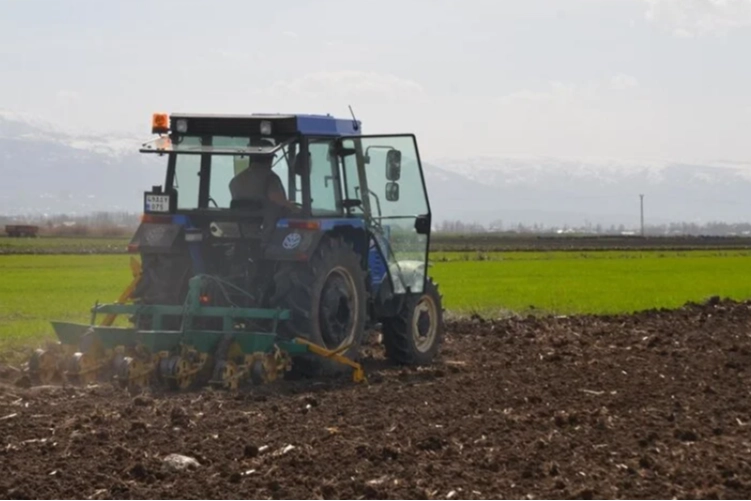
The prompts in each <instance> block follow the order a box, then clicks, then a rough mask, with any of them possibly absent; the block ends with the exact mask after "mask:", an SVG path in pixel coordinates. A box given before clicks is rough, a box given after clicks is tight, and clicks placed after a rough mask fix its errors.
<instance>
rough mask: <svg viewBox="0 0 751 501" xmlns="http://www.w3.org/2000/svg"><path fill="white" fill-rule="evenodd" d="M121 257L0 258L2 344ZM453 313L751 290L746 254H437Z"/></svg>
mask: <svg viewBox="0 0 751 501" xmlns="http://www.w3.org/2000/svg"><path fill="white" fill-rule="evenodd" d="M128 259H129V257H128V256H127V255H110V256H105V255H89V256H72V255H7V256H0V277H2V280H0V344H2V345H4V346H6V347H10V346H14V345H20V344H22V343H27V342H29V341H32V342H36V341H39V340H41V339H43V338H45V337H46V336H49V335H50V334H51V332H52V331H51V327H50V325H49V321H50V320H70V321H83V322H86V321H88V319H89V313H88V311H89V308H90V307H91V306H92V304H93V303H94V301H96V300H99V301H102V302H106V301H113V300H114V299H116V298H117V296H118V295H119V294H120V292H121V291H122V290H123V288H124V287H125V286H126V285H127V284H128V283H129V281H130V270H129V268H128ZM431 274H432V275H433V276H434V277H435V279H436V281H438V282H439V283H440V284H441V291H442V292H443V294H444V302H445V307H446V308H447V309H448V310H449V311H450V312H452V313H460V314H461V313H472V312H477V313H480V314H483V315H497V314H503V313H508V312H509V311H513V312H518V313H529V312H533V311H534V312H540V313H558V314H571V313H617V312H632V311H636V310H643V309H649V308H659V307H665V308H674V307H679V306H681V305H683V304H685V303H686V302H687V301H703V300H705V299H706V298H708V297H710V296H713V295H719V296H721V297H730V298H733V299H744V298H748V297H751V251H681V252H662V251H658V252H641V251H599V252H515V253H488V254H478V253H476V252H475V253H435V254H434V255H433V264H432V267H431Z"/></svg>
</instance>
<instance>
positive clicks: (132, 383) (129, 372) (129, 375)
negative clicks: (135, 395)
mask: <svg viewBox="0 0 751 501" xmlns="http://www.w3.org/2000/svg"><path fill="white" fill-rule="evenodd" d="M152 372H153V364H152V363H151V362H150V361H148V360H143V359H141V358H139V357H124V356H120V357H117V358H116V360H115V374H116V377H117V379H118V381H119V382H120V385H121V386H122V387H123V388H128V390H130V391H133V392H140V391H143V390H144V389H146V387H147V386H148V384H149V381H150V379H151V374H152Z"/></svg>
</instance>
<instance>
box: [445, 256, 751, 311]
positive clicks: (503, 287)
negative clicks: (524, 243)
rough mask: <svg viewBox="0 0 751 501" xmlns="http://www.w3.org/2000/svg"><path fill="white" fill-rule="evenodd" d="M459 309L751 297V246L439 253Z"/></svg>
mask: <svg viewBox="0 0 751 501" xmlns="http://www.w3.org/2000/svg"><path fill="white" fill-rule="evenodd" d="M433 260H434V261H435V264H434V265H433V267H432V269H431V274H432V275H433V276H434V277H435V279H436V281H438V282H439V283H440V284H441V286H442V291H443V292H444V295H445V306H446V308H447V309H448V310H453V311H457V312H464V313H466V312H477V313H480V314H486V315H495V314H499V313H503V312H507V311H513V312H517V313H529V312H533V311H537V312H543V313H555V314H572V313H629V312H633V311H637V310H645V309H650V308H676V307H679V306H681V305H683V304H685V303H686V302H688V301H703V300H705V299H707V298H708V297H710V296H713V295H719V296H721V297H729V298H733V299H744V298H748V297H751V252H749V251H680V252H666V251H651V252H644V251H597V252H558V251H556V252H515V253H488V254H482V253H480V254H478V253H476V252H475V253H436V254H435V255H434V256H433Z"/></svg>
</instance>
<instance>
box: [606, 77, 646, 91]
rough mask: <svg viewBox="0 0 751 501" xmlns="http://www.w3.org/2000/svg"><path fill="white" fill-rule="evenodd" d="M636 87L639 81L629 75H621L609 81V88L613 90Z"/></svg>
mask: <svg viewBox="0 0 751 501" xmlns="http://www.w3.org/2000/svg"><path fill="white" fill-rule="evenodd" d="M638 86H639V81H638V80H637V79H636V77H634V76H631V75H626V74H623V73H621V74H619V75H615V76H614V77H613V78H611V79H610V88H611V89H613V90H626V89H631V88H633V87H638Z"/></svg>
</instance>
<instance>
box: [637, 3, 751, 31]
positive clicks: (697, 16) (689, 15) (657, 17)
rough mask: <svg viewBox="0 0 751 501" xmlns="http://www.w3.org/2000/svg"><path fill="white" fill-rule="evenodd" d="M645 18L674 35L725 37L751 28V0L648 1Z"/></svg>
mask: <svg viewBox="0 0 751 501" xmlns="http://www.w3.org/2000/svg"><path fill="white" fill-rule="evenodd" d="M644 1H645V3H646V4H647V11H646V13H645V17H646V19H647V20H648V21H650V22H652V23H654V24H656V25H659V26H663V27H664V28H665V29H667V30H669V31H670V33H671V34H672V35H673V36H676V37H681V38H689V37H694V36H702V35H722V34H726V33H728V32H729V31H731V30H733V29H739V28H747V27H751V0H644Z"/></svg>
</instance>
